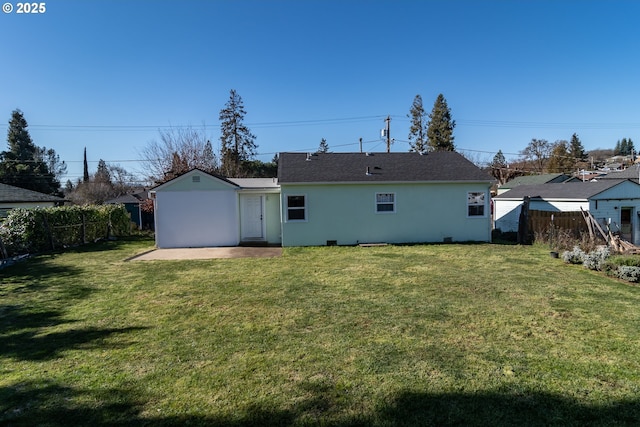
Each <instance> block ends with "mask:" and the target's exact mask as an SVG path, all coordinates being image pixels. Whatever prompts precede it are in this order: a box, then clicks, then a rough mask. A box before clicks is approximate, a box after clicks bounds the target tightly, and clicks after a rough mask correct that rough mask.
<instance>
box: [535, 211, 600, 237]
mask: <svg viewBox="0 0 640 427" xmlns="http://www.w3.org/2000/svg"><path fill="white" fill-rule="evenodd" d="M552 225H553V227H554V228H555V229H556V230H558V229H560V230H566V231H570V232H571V233H572V234H575V235H576V236H579V235H580V234H582V233H589V228H588V227H587V223H586V222H585V220H584V217H583V216H582V212H579V211H578V212H549V211H537V210H529V224H528V227H529V233H531V235H533V236H536V235H539V234H542V235H544V234H548V233H549V230H550V229H551V226H552Z"/></svg>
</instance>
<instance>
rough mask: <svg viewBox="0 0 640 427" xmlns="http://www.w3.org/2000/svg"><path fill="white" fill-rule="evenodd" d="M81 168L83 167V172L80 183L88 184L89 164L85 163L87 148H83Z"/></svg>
mask: <svg viewBox="0 0 640 427" xmlns="http://www.w3.org/2000/svg"><path fill="white" fill-rule="evenodd" d="M83 166H84V171H83V173H82V181H83V182H88V181H89V163H88V162H87V147H84V162H83Z"/></svg>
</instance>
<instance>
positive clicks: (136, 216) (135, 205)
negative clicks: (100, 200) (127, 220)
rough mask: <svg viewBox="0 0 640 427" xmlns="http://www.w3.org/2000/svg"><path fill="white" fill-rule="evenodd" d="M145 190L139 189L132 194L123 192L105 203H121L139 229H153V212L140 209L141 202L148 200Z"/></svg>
mask: <svg viewBox="0 0 640 427" xmlns="http://www.w3.org/2000/svg"><path fill="white" fill-rule="evenodd" d="M148 194H149V193H148V192H147V191H140V192H137V193H132V194H123V195H122V196H118V197H116V198H114V199H111V200H107V201H106V202H105V203H106V204H122V205H124V208H125V209H126V210H127V212H129V215H130V216H131V221H132V222H133V223H135V224H136V225H137V226H138V229H140V230H148V229H153V226H154V224H153V214H149V213H145V212H143V211H142V204H143V203H144V202H145V201H146V200H148V198H149V196H148Z"/></svg>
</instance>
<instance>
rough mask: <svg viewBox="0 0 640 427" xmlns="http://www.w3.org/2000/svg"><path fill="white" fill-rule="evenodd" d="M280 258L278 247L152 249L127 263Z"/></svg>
mask: <svg viewBox="0 0 640 427" xmlns="http://www.w3.org/2000/svg"><path fill="white" fill-rule="evenodd" d="M279 256H282V248H280V247H242V246H236V247H225V248H171V249H154V250H152V251H150V252H145V253H143V254H140V255H136V256H135V257H133V258H131V259H130V260H129V261H155V260H186V259H218V258H275V257H279Z"/></svg>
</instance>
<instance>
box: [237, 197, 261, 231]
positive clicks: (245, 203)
mask: <svg viewBox="0 0 640 427" xmlns="http://www.w3.org/2000/svg"><path fill="white" fill-rule="evenodd" d="M263 201H264V200H263V196H260V195H258V196H256V195H248V194H247V195H242V196H241V197H240V212H241V215H242V223H241V227H242V232H241V236H240V237H241V239H242V240H264V207H263Z"/></svg>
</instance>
